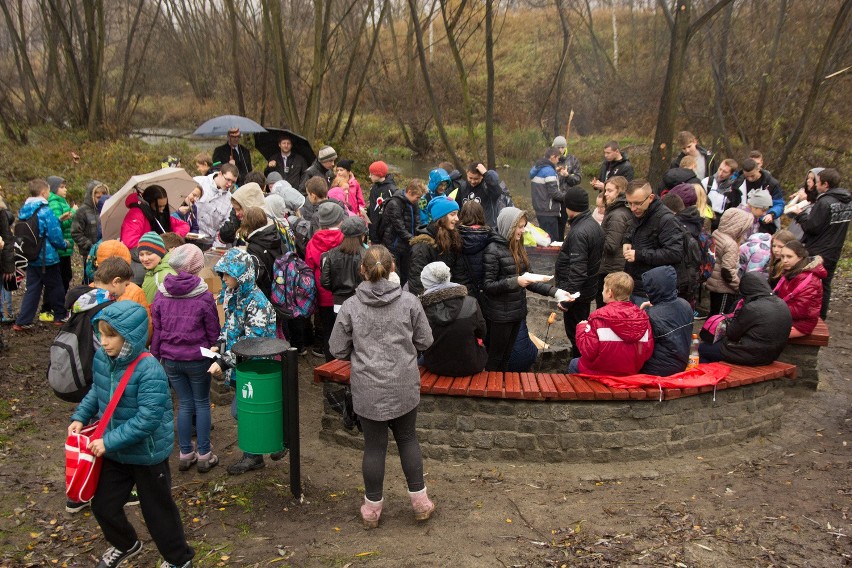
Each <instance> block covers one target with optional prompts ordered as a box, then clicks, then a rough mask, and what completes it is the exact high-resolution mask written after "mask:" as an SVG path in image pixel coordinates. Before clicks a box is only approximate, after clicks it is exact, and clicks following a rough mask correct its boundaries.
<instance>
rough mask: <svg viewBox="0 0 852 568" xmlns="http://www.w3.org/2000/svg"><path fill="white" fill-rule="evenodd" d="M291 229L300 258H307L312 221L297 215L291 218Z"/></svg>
mask: <svg viewBox="0 0 852 568" xmlns="http://www.w3.org/2000/svg"><path fill="white" fill-rule="evenodd" d="M289 223H290V229H291V230H292V233H293V241H294V245H295V247H296V254H298V255H299V258H305V251H307V249H308V241H310V240H311V222H310V221H308V220H307V219H302V218H301V217H296V216H295V215H294V216H292V217H290V219H289Z"/></svg>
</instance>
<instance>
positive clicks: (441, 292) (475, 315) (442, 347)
mask: <svg viewBox="0 0 852 568" xmlns="http://www.w3.org/2000/svg"><path fill="white" fill-rule="evenodd" d="M420 301H421V302H422V303H423V310H424V311H425V312H426V319H428V320H429V326H430V327H431V328H432V337H433V338H434V341H433V342H432V346H431V347H429V349H427V350H426V351H425V352H424V353H423V366H424V367H426V368H427V369H428V370H430V371H432V372H433V373H435V374H436V375H441V376H446V377H464V376H466V375H473V374H476V373H478V372H480V371H481V370H482V369H484V368H485V361H486V359H488V353H487V352H486V351H485V347H484V346H483V345H482V340H483V339H484V338H485V318H483V317H482V313H481V312H480V311H479V304H478V303H477V302H476V299H474V298H472V297H470V296H468V295H467V289H466V288H465V287H464V286H452V287H450V288H441V289H437V290H435V291H434V292H429V293H426V294H424V295H423V296H422V297H421V298H420Z"/></svg>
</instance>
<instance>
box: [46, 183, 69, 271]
mask: <svg viewBox="0 0 852 568" xmlns="http://www.w3.org/2000/svg"><path fill="white" fill-rule="evenodd" d="M51 177H53V176H51ZM47 205H48V207H50V210H51V211H53V214H54V215H56V219H57V220H59V218H60V217H62V216H63V215H64V214H66V213H68V212H71V217H68V218H67V219H65V220H64V221H59V226H60V227H61V228H62V238H63V239H65V240H66V241H68V242H70V243H73V242H74V241H73V240H72V236H71V224H72V223H73V222H74V210H73V209H71V206H70V205H68V201H66V200H65V198H64V197H60V196H59V195H58V194H56V193H53V192H51V194H50V196H49V197H48V198H47ZM57 253H58V254H59V256H60V257H63V256H71V255H72V254H74V247H73V246H70V247H68V248H66V249H65V250H58V251H57Z"/></svg>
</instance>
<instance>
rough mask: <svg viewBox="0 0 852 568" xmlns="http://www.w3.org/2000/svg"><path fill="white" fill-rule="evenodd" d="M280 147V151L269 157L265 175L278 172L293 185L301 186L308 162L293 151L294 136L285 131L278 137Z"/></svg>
mask: <svg viewBox="0 0 852 568" xmlns="http://www.w3.org/2000/svg"><path fill="white" fill-rule="evenodd" d="M278 149H279V150H280V151H279V152H278V153H276V154H274V155H273V156H271V157H270V158H269V162H268V163H267V164H266V169H265V170H264V171H263V175H266V176H268V175H269V174H271V173H272V172H278V173H279V174H281V177H282V178H283V179H284V181H286V182H288V183H289V184H290V185H291V186H293V187H300V186H301V185H302V181H303V178H304V177H305V170H307V169H308V163H307V162H306V161H305V158H303V157H302V156H301V155H299V154H297V153H295V152H293V138H292V137H291V136H290V134H288V133H286V132H284V133H282V134H281V135H280V136H279V137H278Z"/></svg>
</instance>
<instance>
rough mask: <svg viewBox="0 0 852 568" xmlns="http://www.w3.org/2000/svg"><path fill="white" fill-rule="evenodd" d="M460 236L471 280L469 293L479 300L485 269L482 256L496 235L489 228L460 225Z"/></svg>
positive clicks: (463, 257)
mask: <svg viewBox="0 0 852 568" xmlns="http://www.w3.org/2000/svg"><path fill="white" fill-rule="evenodd" d="M458 229H459V234H460V235H461V238H462V259H463V260H464V263H465V267H466V268H467V275H468V278H469V280H470V284H469V285H468V291H469V292H470V294H471V295H472V296H475V297H476V298H479V297H480V296H481V294H482V286H483V275H484V272H485V269H484V267H483V265H482V256H483V253H484V252H485V247H487V246H488V244H489V243H490V242H492V241H493V240H494V236H495V233H494V231H492V230H491V228H490V227H488V226H482V227H480V226H475V227H467V226H464V225H458Z"/></svg>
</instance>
